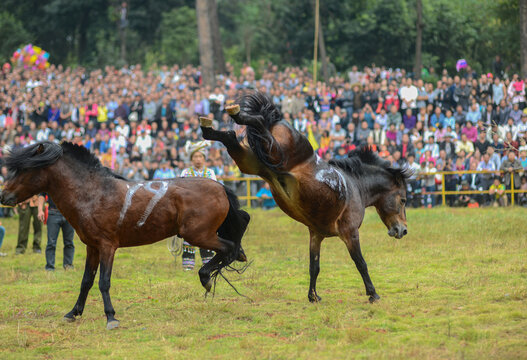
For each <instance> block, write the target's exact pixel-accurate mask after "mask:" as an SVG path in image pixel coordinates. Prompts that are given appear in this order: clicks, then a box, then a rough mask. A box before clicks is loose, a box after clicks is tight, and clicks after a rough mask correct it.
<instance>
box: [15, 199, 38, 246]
mask: <svg viewBox="0 0 527 360" xmlns="http://www.w3.org/2000/svg"><path fill="white" fill-rule="evenodd" d="M37 201H38V197H37V196H33V197H31V198H29V199H27V200H26V201H23V202H22V203H20V204H18V207H17V209H18V215H19V220H18V240H17V244H16V250H15V254H17V255H19V254H23V253H25V252H26V248H27V243H28V238H29V227H30V224H31V218H33V252H34V253H36V254H40V253H42V250H41V248H40V243H41V240H42V226H41V225H40V222H39V221H38V211H39V210H40V208H39V207H38V203H37Z"/></svg>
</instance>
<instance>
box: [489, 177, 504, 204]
mask: <svg viewBox="0 0 527 360" xmlns="http://www.w3.org/2000/svg"><path fill="white" fill-rule="evenodd" d="M489 195H490V196H491V198H492V206H494V207H498V206H507V204H508V199H507V194H506V193H505V185H503V184H502V183H501V180H500V178H499V176H496V177H495V178H494V183H493V184H492V185H491V186H490V188H489Z"/></svg>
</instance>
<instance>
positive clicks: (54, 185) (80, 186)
mask: <svg viewBox="0 0 527 360" xmlns="http://www.w3.org/2000/svg"><path fill="white" fill-rule="evenodd" d="M48 169H49V175H48V185H47V187H46V189H45V191H46V192H47V193H48V195H49V196H51V198H52V199H53V202H54V203H55V204H56V205H57V207H58V208H59V210H60V211H61V212H62V213H63V214H64V215H65V214H66V213H71V212H72V211H71V210H74V209H78V208H79V207H80V206H82V205H83V203H84V202H85V201H84V199H86V197H87V196H90V197H91V196H92V195H93V194H90V191H87V184H88V182H87V178H86V177H87V176H88V172H87V171H86V170H84V169H80V166H79V167H77V166H72V165H71V164H68V162H67V161H65V160H64V159H63V158H61V159H59V160H58V161H57V162H56V163H55V164H53V165H52V166H50V167H49V168H48ZM83 175H86V176H83ZM89 183H90V184H93V181H92V179H91V178H90V181H89ZM68 220H69V219H68Z"/></svg>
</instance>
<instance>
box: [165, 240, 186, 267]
mask: <svg viewBox="0 0 527 360" xmlns="http://www.w3.org/2000/svg"><path fill="white" fill-rule="evenodd" d="M167 248H168V251H170V253H171V254H172V256H173V257H174V258H175V260H176V261H177V259H178V257H179V256H180V255H181V254H182V253H183V239H182V238H180V237H178V236H173V237H171V238H169V239H167Z"/></svg>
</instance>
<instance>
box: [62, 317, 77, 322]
mask: <svg viewBox="0 0 527 360" xmlns="http://www.w3.org/2000/svg"><path fill="white" fill-rule="evenodd" d="M62 320H63V321H65V322H69V323H72V322H75V320H76V319H75V316H71V317H70V316H64V317H63V318H62Z"/></svg>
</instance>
